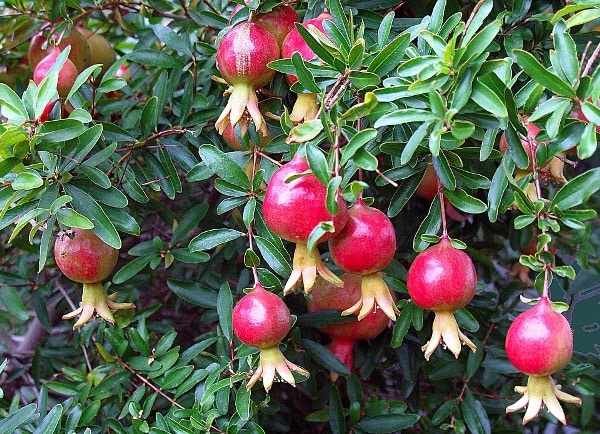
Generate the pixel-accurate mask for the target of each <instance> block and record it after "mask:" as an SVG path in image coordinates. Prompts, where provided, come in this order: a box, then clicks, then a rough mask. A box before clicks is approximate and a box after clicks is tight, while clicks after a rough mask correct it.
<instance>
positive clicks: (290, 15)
mask: <svg viewBox="0 0 600 434" xmlns="http://www.w3.org/2000/svg"><path fill="white" fill-rule="evenodd" d="M243 7H244V6H243V5H241V4H238V5H236V6H235V7H234V8H233V10H232V11H231V17H233V16H234V15H235V14H236V13H237V12H238V11H239V10H240V9H242V8H243ZM231 17H230V19H231ZM298 20H299V18H298V14H297V13H296V11H295V9H294V8H293V7H291V6H290V5H279V6H275V7H274V8H273V9H271V10H270V11H268V12H261V13H258V14H255V15H254V17H253V18H252V21H253V22H255V23H256V24H258V25H260V26H262V27H264V28H265V29H266V30H268V31H269V33H271V34H272V35H273V37H274V38H275V39H276V40H277V43H278V44H279V46H280V47H281V44H282V43H283V40H284V39H285V37H286V36H287V35H288V33H289V32H291V31H292V30H294V28H295V24H296V23H297V22H298Z"/></svg>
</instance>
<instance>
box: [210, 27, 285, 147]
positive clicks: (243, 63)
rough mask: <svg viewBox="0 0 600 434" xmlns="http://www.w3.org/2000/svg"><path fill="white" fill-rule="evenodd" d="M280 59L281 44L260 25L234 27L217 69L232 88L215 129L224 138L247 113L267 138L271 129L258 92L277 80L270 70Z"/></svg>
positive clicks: (219, 55)
mask: <svg viewBox="0 0 600 434" xmlns="http://www.w3.org/2000/svg"><path fill="white" fill-rule="evenodd" d="M278 58H279V45H278V44H277V40H275V38H274V37H273V35H271V34H270V33H269V32H268V31H267V30H265V29H264V28H263V27H261V26H259V25H258V24H256V23H252V22H244V23H241V24H238V25H237V26H235V27H233V28H232V29H231V30H229V32H227V34H226V35H225V36H224V37H223V39H222V40H221V42H220V44H219V47H218V48H217V67H218V68H219V71H220V72H221V76H222V77H223V79H224V80H225V81H226V82H227V83H228V84H230V85H231V87H230V88H229V89H228V90H227V92H226V93H228V94H229V101H228V102H227V105H226V107H225V109H224V110H223V112H222V113H221V115H220V116H219V118H218V119H217V122H216V123H215V126H216V128H217V130H218V131H219V133H220V134H223V131H225V128H226V127H227V125H229V124H232V125H234V126H235V125H236V124H237V123H238V122H239V121H240V119H241V118H242V116H243V115H244V113H245V112H247V113H248V114H249V116H250V118H251V119H252V120H253V122H254V124H255V126H256V129H257V131H261V133H262V134H263V135H265V136H266V135H267V125H266V123H265V120H264V118H263V116H262V114H261V112H260V109H259V108H258V99H257V97H256V90H257V89H259V88H261V87H263V86H266V85H267V84H269V82H270V81H271V80H272V79H273V76H274V75H275V71H274V70H273V69H271V68H269V67H268V66H267V64H268V63H269V62H271V61H273V60H277V59H278Z"/></svg>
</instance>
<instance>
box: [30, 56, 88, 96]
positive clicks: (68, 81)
mask: <svg viewBox="0 0 600 434" xmlns="http://www.w3.org/2000/svg"><path fill="white" fill-rule="evenodd" d="M60 53H61V50H60V48H58V47H52V48H51V49H50V52H49V53H48V55H47V56H46V57H44V58H43V59H42V60H40V63H38V64H37V66H36V67H35V69H34V70H33V81H35V84H40V83H41V82H42V80H43V79H44V78H46V77H47V76H48V72H49V71H50V68H52V67H53V66H54V64H55V63H56V59H57V58H58V56H59V55H60ZM78 75H79V72H78V71H77V68H76V67H75V64H74V63H73V62H72V61H71V59H69V58H67V59H66V60H65V63H64V64H63V66H62V68H61V69H60V71H59V72H58V84H57V86H56V87H57V89H58V94H59V95H60V96H61V97H63V98H64V97H66V96H67V95H68V94H69V92H70V91H71V88H72V87H73V85H74V84H75V80H76V79H77V76H78Z"/></svg>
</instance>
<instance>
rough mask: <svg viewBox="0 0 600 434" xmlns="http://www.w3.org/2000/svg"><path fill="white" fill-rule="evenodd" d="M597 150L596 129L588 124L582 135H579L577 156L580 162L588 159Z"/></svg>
mask: <svg viewBox="0 0 600 434" xmlns="http://www.w3.org/2000/svg"><path fill="white" fill-rule="evenodd" d="M597 148H598V140H596V128H595V127H594V124H592V123H589V124H587V125H586V127H585V130H584V131H583V134H582V135H581V141H580V142H579V143H578V145H577V156H578V157H579V158H581V159H582V160H585V159H586V158H590V157H591V156H592V155H594V154H595V152H596V149H597Z"/></svg>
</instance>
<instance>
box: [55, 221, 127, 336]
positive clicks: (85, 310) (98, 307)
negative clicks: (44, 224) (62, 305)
mask: <svg viewBox="0 0 600 434" xmlns="http://www.w3.org/2000/svg"><path fill="white" fill-rule="evenodd" d="M118 257H119V251H118V250H117V249H115V248H113V247H111V246H109V245H108V244H106V243H105V242H104V241H102V240H101V239H100V238H99V237H98V236H97V235H96V234H95V233H93V232H92V231H91V230H88V229H73V230H71V231H69V232H65V231H61V232H60V233H59V235H58V238H57V239H56V242H55V243H54V259H55V261H56V265H58V268H59V269H60V271H62V273H63V274H64V275H65V276H66V277H68V278H69V279H71V280H73V281H75V282H77V283H82V284H83V294H82V301H81V304H80V307H79V308H78V309H76V310H74V311H73V312H71V313H69V314H66V315H64V316H63V319H71V318H75V317H76V316H79V319H78V320H77V322H76V323H75V325H74V326H73V328H74V329H75V328H79V327H81V326H82V325H83V324H85V323H87V322H88V321H89V320H90V319H91V318H92V316H93V315H94V312H96V313H97V314H98V315H100V316H101V317H102V318H104V319H105V320H106V321H108V322H110V323H114V318H113V315H112V312H111V310H119V309H130V308H133V307H135V306H134V305H133V304H132V303H115V301H114V300H115V299H116V296H117V294H112V295H110V296H109V295H107V294H106V292H105V290H104V288H103V286H102V283H101V282H102V281H103V280H104V279H106V278H107V277H108V275H109V274H110V273H111V272H112V270H113V268H114V267H115V265H116V263H117V259H118Z"/></svg>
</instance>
